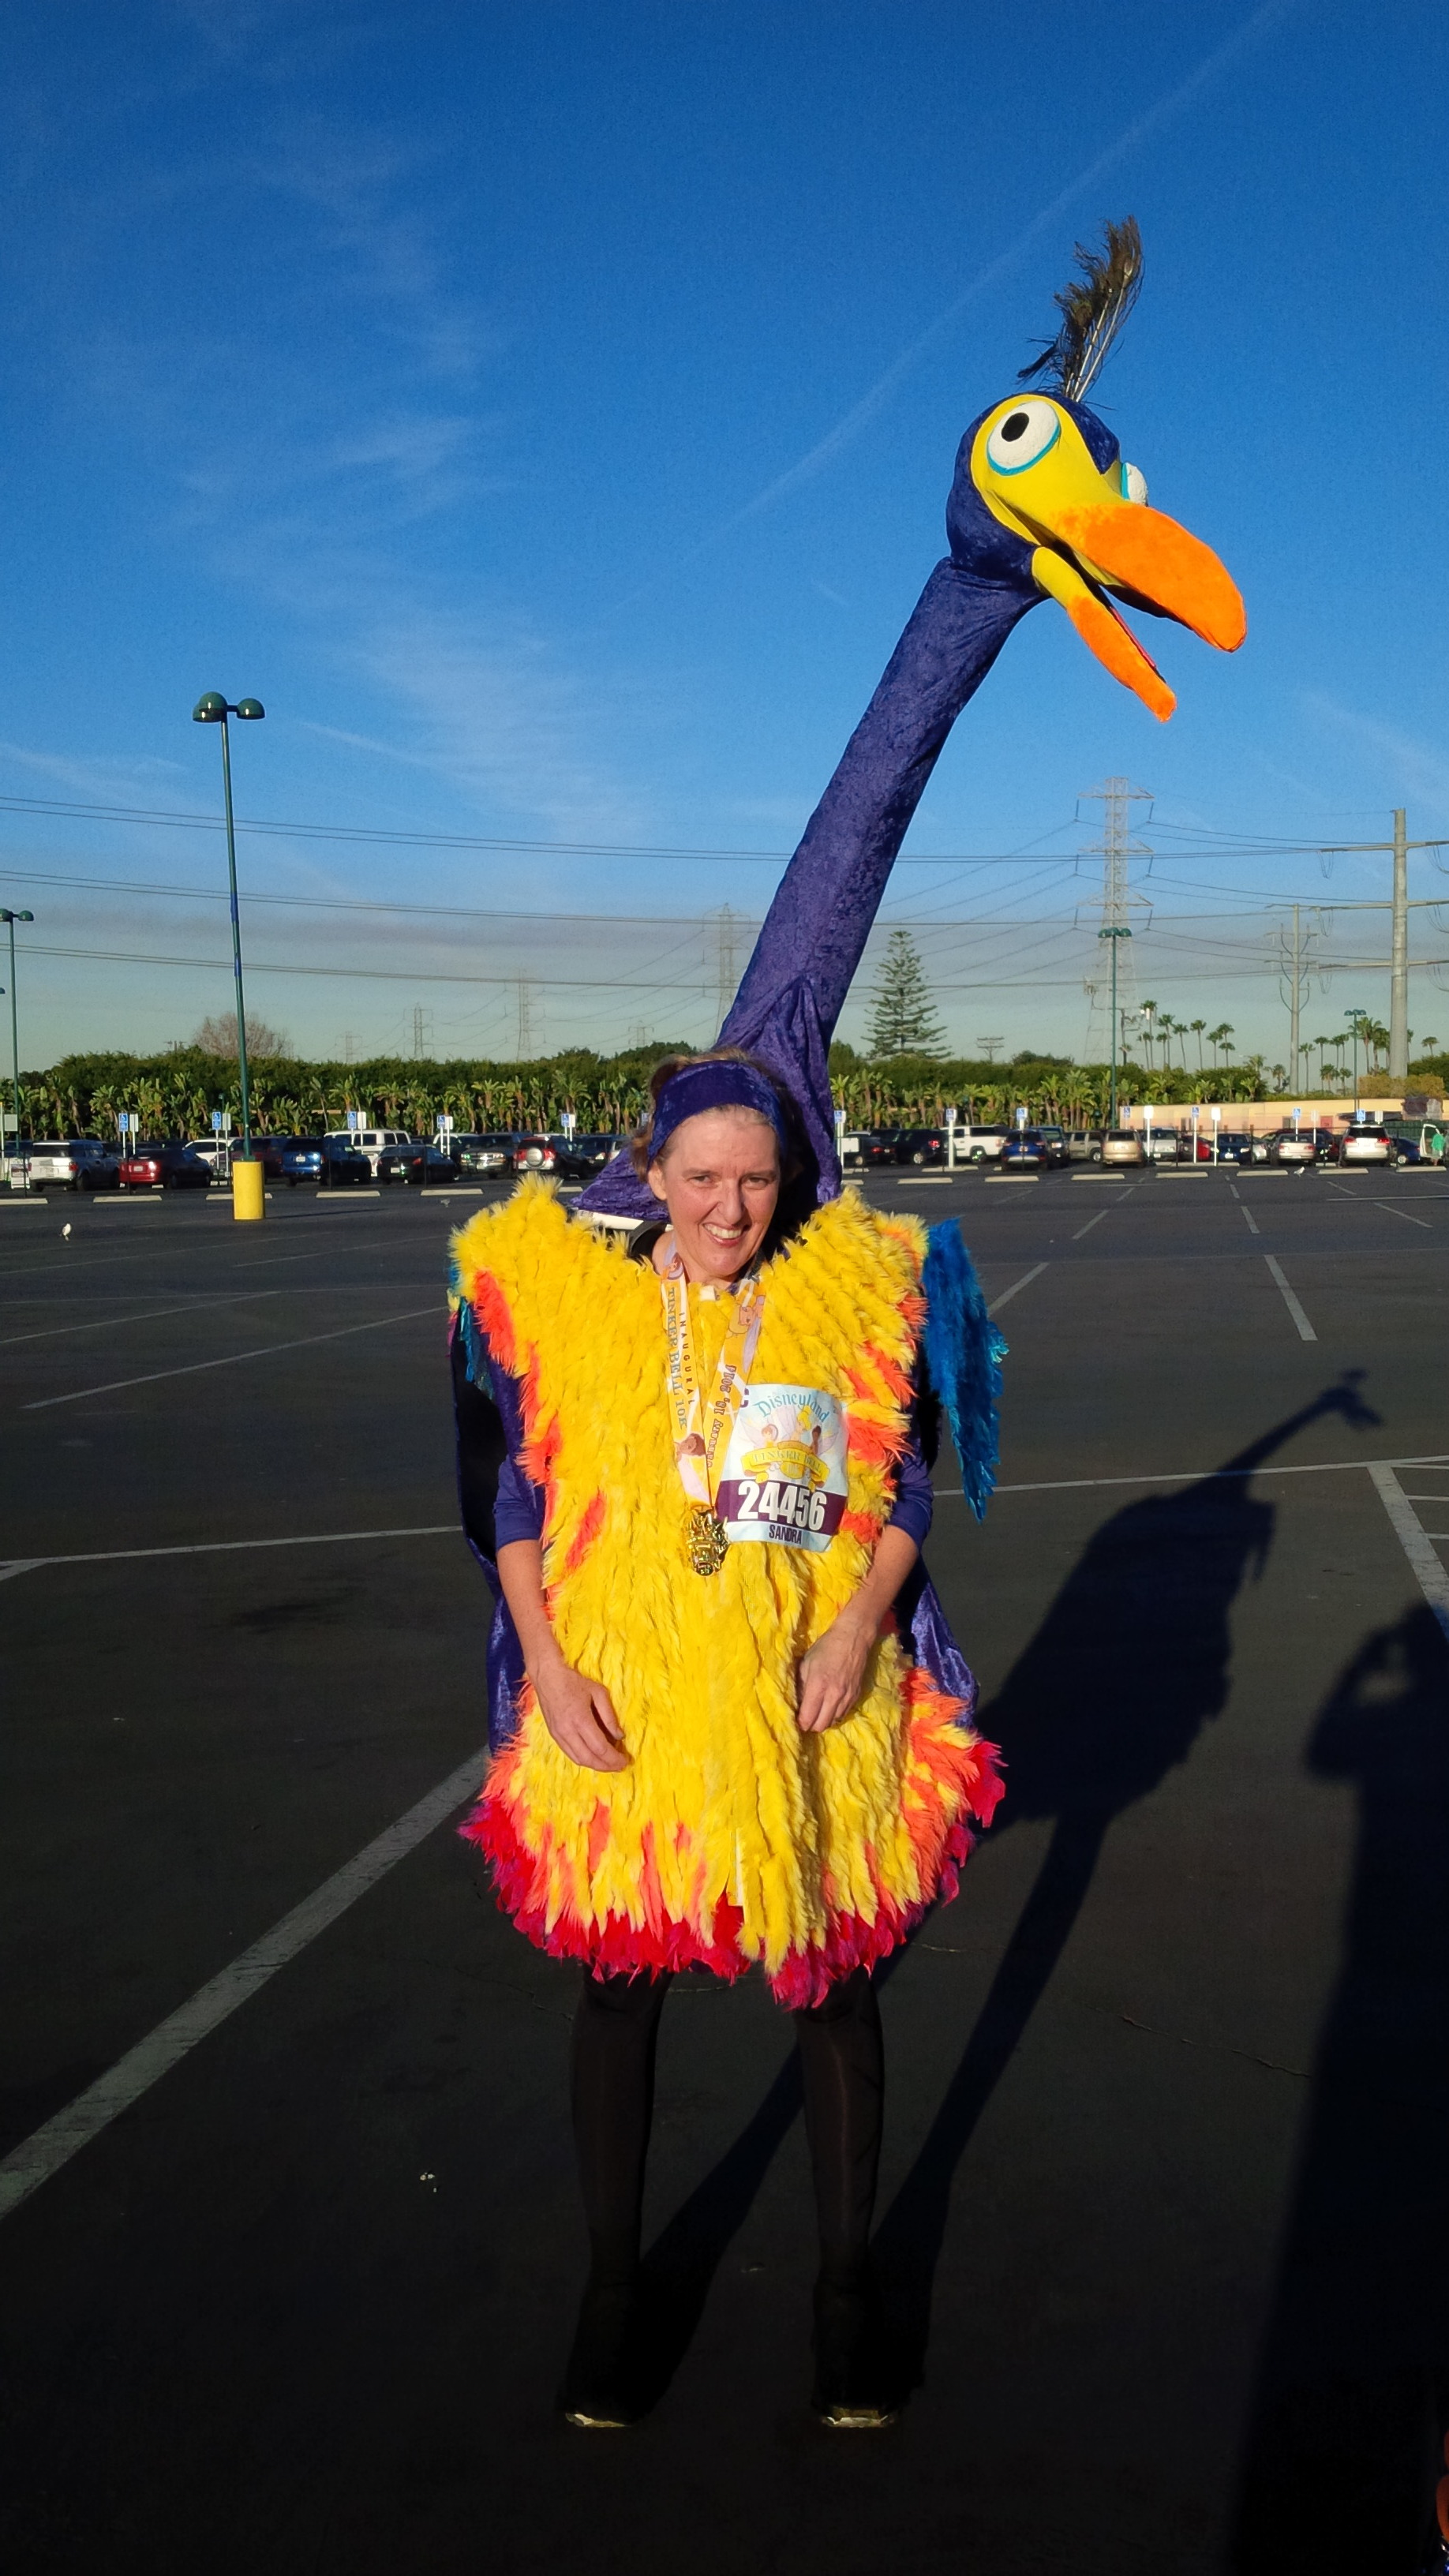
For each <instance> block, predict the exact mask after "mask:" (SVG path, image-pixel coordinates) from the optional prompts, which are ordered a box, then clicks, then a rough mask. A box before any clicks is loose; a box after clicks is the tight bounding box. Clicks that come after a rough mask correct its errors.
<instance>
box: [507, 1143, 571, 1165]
mask: <svg viewBox="0 0 1449 2576" xmlns="http://www.w3.org/2000/svg"><path fill="white" fill-rule="evenodd" d="M562 1143H563V1138H562V1137H561V1136H557V1137H555V1136H520V1137H519V1139H518V1142H517V1144H516V1145H515V1146H514V1148H513V1168H514V1170H515V1172H550V1173H551V1172H553V1171H554V1170H555V1169H556V1168H557V1164H558V1149H559V1147H560V1145H561V1144H562Z"/></svg>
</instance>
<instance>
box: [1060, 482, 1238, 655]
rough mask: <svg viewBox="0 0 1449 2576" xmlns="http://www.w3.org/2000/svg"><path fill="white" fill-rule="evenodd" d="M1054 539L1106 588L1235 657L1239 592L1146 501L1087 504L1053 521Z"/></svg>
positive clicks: (1209, 556)
mask: <svg viewBox="0 0 1449 2576" xmlns="http://www.w3.org/2000/svg"><path fill="white" fill-rule="evenodd" d="M1052 534H1053V536H1054V537H1055V538H1056V539H1057V540H1058V542H1059V543H1062V544H1065V545H1067V546H1069V547H1070V548H1071V551H1072V553H1073V554H1074V555H1075V556H1076V559H1077V561H1078V563H1079V564H1080V565H1081V567H1082V570H1083V572H1085V573H1086V574H1087V575H1088V577H1089V578H1090V579H1091V580H1093V581H1097V582H1100V583H1101V584H1102V586H1103V587H1104V588H1105V589H1107V590H1120V591H1122V592H1124V593H1125V594H1126V595H1127V596H1128V597H1129V598H1130V599H1132V600H1134V601H1136V602H1137V603H1138V604H1139V605H1140V606H1141V607H1143V608H1151V609H1155V610H1156V611H1157V612H1158V614H1159V616H1162V617H1173V618H1176V620H1177V623H1178V625H1179V626H1190V627H1191V629H1192V631H1193V633H1194V635H1200V636H1201V637H1202V639H1203V642H1204V643H1205V644H1215V645H1216V646H1217V648H1218V651H1219V652H1220V653H1235V652H1236V651H1237V649H1238V646H1239V645H1240V644H1241V642H1242V640H1243V637H1244V636H1245V635H1246V633H1247V631H1248V616H1247V611H1246V609H1245V608H1244V606H1243V601H1242V594H1241V593H1240V591H1239V589H1238V586H1237V584H1236V582H1235V581H1234V580H1233V579H1232V577H1231V575H1230V574H1229V573H1228V572H1227V571H1226V569H1225V568H1224V566H1223V565H1222V564H1220V563H1219V561H1218V559H1217V556H1216V555H1215V554H1214V553H1213V550H1212V548H1211V546H1205V545H1204V544H1203V542H1202V539H1201V538H1200V537H1194V536H1191V535H1189V533H1188V531H1187V529H1186V528H1181V527H1179V526H1178V523H1177V521H1176V519H1169V518H1167V517H1166V516H1165V515H1164V513H1163V512H1162V511H1161V510H1152V509H1149V508H1148V506H1147V504H1146V503H1145V502H1141V501H1138V502H1133V501H1120V502H1114V501H1083V502H1080V503H1077V504H1075V505H1069V506H1068V507H1067V508H1065V509H1063V510H1062V511H1060V513H1058V514H1056V515H1055V517H1054V524H1053V529H1052Z"/></svg>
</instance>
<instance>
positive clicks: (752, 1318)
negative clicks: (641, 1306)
mask: <svg viewBox="0 0 1449 2576" xmlns="http://www.w3.org/2000/svg"><path fill="white" fill-rule="evenodd" d="M659 1284H660V1287H661V1288H662V1290H663V1293H664V1331H665V1338H666V1342H667V1344H668V1352H669V1377H668V1397H669V1420H670V1427H671V1429H672V1431H673V1434H674V1457H675V1463H676V1465H677V1466H678V1469H679V1481H680V1483H681V1484H682V1485H683V1487H684V1490H685V1492H686V1494H687V1495H688V1497H689V1499H690V1501H691V1502H692V1503H697V1504H701V1505H702V1506H703V1507H704V1509H705V1510H706V1511H712V1510H713V1509H714V1494H715V1465H716V1461H717V1460H718V1458H719V1455H720V1451H721V1448H722V1447H723V1445H724V1444H725V1441H726V1437H727V1434H728V1432H729V1429H730V1426H731V1424H732V1423H733V1421H734V1418H735V1415H736V1414H737V1412H738V1411H739V1409H740V1406H741V1405H742V1404H743V1402H744V1400H745V1396H746V1394H747V1392H748V1388H749V1375H750V1369H751V1366H752V1364H753V1361H754V1356H755V1347H756V1344H757V1343H758V1341H759V1338H760V1326H761V1325H762V1324H763V1322H764V1320H765V1300H764V1296H763V1293H762V1291H761V1289H760V1287H759V1285H758V1283H757V1282H756V1281H755V1280H753V1279H749V1280H746V1281H745V1283H744V1285H743V1286H742V1287H741V1289H740V1291H739V1294H738V1296H737V1297H736V1299H735V1311H734V1314H733V1316H732V1317H731V1319H730V1325H729V1330H728V1331H727V1333H726V1334H725V1338H724V1347H723V1349H722V1350H721V1352H720V1355H719V1364H718V1366H717V1367H716V1369H715V1373H714V1383H713V1385H712V1386H711V1388H710V1391H709V1394H708V1396H707V1397H706V1396H705V1394H704V1392H703V1389H702V1388H701V1386H700V1382H699V1364H698V1362H697V1360H696V1358H695V1354H694V1335H693V1333H692V1331H691V1329H690V1322H689V1287H688V1283H687V1281H686V1278H685V1271H684V1264H683V1262H682V1261H681V1260H680V1257H679V1255H678V1253H677V1252H676V1253H675V1255H674V1257H673V1259H672V1261H671V1262H670V1264H669V1267H668V1269H667V1270H666V1271H665V1272H664V1274H663V1277H662V1278H661V1280H660V1283H659ZM696 1440H698V1441H699V1444H700V1445H699V1447H698V1448H695V1447H694V1446H693V1445H692V1444H693V1443H694V1441H696Z"/></svg>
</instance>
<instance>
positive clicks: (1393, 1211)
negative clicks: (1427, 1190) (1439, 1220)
mask: <svg viewBox="0 0 1449 2576" xmlns="http://www.w3.org/2000/svg"><path fill="white" fill-rule="evenodd" d="M1374 1206H1375V1207H1381V1208H1387V1209H1388V1212H1389V1214H1390V1216H1401V1217H1402V1218H1403V1220H1404V1223H1405V1225H1421V1226H1422V1227H1423V1229H1424V1232H1425V1233H1426V1234H1432V1233H1433V1231H1434V1229H1433V1227H1432V1225H1431V1224H1430V1223H1429V1220H1428V1218H1427V1217H1426V1216H1411V1215H1410V1214H1409V1211H1408V1209H1407V1208H1401V1207H1395V1205H1394V1202H1393V1200H1392V1199H1375V1201H1374Z"/></svg>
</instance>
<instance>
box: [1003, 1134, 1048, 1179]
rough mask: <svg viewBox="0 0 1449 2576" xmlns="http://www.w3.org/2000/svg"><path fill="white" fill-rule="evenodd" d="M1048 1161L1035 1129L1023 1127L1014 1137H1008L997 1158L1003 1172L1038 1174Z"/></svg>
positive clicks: (1046, 1153)
mask: <svg viewBox="0 0 1449 2576" xmlns="http://www.w3.org/2000/svg"><path fill="white" fill-rule="evenodd" d="M1050 1160H1051V1157H1050V1155H1049V1154H1048V1152H1047V1149H1046V1146H1045V1144H1044V1142H1043V1140H1042V1138H1041V1136H1040V1134H1039V1133H1038V1131H1037V1129H1036V1128H1035V1127H1023V1128H1021V1129H1020V1131H1019V1132H1018V1134H1016V1135H1015V1136H1008V1137H1007V1138H1006V1140H1005V1142H1004V1144H1003V1145H1002V1148H1001V1153H1000V1156H999V1161H1000V1164H1001V1168H1002V1170H1003V1172H1039V1171H1040V1170H1041V1168H1042V1166H1043V1164H1044V1163H1047V1162H1049V1161H1050Z"/></svg>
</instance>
